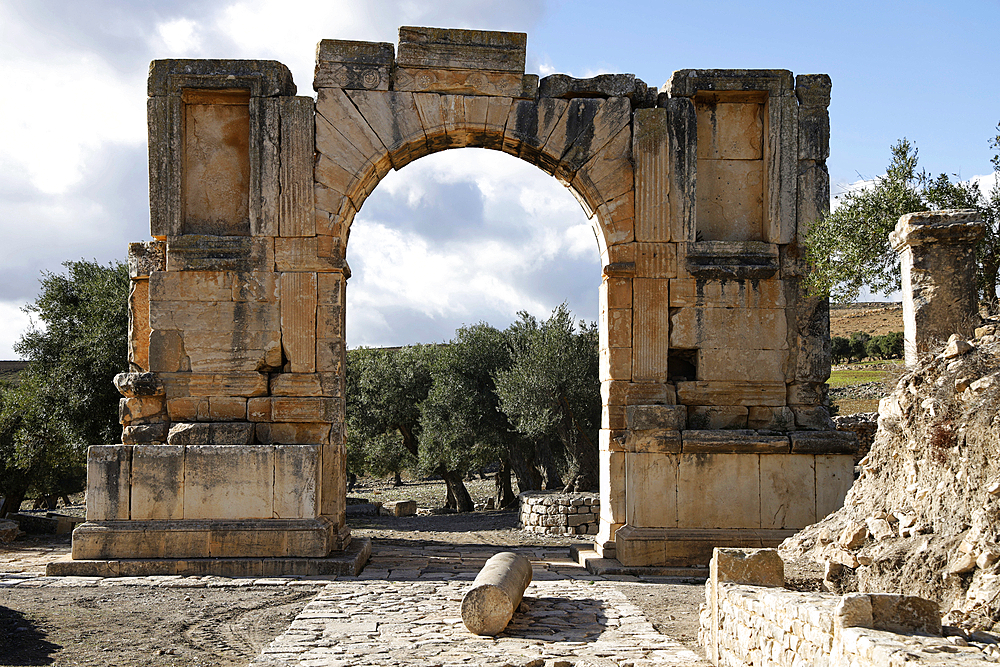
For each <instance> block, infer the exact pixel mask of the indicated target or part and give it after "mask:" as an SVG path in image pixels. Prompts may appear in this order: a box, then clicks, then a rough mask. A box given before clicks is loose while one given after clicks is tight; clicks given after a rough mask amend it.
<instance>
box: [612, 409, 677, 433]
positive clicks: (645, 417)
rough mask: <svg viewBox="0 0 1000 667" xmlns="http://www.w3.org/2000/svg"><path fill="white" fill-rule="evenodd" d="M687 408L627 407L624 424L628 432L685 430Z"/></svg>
mask: <svg viewBox="0 0 1000 667" xmlns="http://www.w3.org/2000/svg"><path fill="white" fill-rule="evenodd" d="M686 421H687V408H686V407H685V406H683V405H629V406H628V407H627V408H626V423H627V427H628V428H629V430H634V431H645V430H649V429H664V430H670V431H680V430H683V429H684V428H686V426H685V424H686Z"/></svg>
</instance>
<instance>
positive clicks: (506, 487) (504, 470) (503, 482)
mask: <svg viewBox="0 0 1000 667" xmlns="http://www.w3.org/2000/svg"><path fill="white" fill-rule="evenodd" d="M496 489H497V494H496V498H497V508H498V509H504V508H505V507H507V506H509V505H513V504H514V503H515V502H516V501H517V496H515V495H514V489H513V488H511V485H510V464H509V463H507V462H506V461H501V462H500V470H498V471H497V476H496Z"/></svg>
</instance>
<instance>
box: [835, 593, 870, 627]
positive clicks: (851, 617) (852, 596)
mask: <svg viewBox="0 0 1000 667" xmlns="http://www.w3.org/2000/svg"><path fill="white" fill-rule="evenodd" d="M834 623H835V624H836V627H838V628H870V627H872V601H871V596H870V595H867V594H865V593H848V594H847V595H845V596H844V597H842V598H841V599H840V602H838V603H837V608H836V610H835V611H834Z"/></svg>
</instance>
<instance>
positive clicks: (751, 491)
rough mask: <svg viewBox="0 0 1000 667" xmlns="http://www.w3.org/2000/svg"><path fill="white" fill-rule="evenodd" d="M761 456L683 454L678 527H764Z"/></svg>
mask: <svg viewBox="0 0 1000 667" xmlns="http://www.w3.org/2000/svg"><path fill="white" fill-rule="evenodd" d="M759 460H760V456H758V455H756V454H681V456H680V465H679V467H678V473H677V480H678V482H677V526H678V528H760V462H759Z"/></svg>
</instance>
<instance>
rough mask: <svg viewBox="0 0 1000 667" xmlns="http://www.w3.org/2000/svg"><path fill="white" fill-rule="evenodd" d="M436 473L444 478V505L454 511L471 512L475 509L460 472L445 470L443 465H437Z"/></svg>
mask: <svg viewBox="0 0 1000 667" xmlns="http://www.w3.org/2000/svg"><path fill="white" fill-rule="evenodd" d="M438 474H439V475H441V478H442V479H444V484H445V487H447V489H448V498H447V500H446V505H445V507H447V508H449V509H453V510H455V511H456V512H471V511H473V510H475V509H476V507H475V505H474V504H473V502H472V496H470V495H469V490H468V489H467V488H465V482H463V481H462V476H461V475H460V474H458V473H457V472H455V471H454V470H445V468H444V466H440V467H438Z"/></svg>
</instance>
